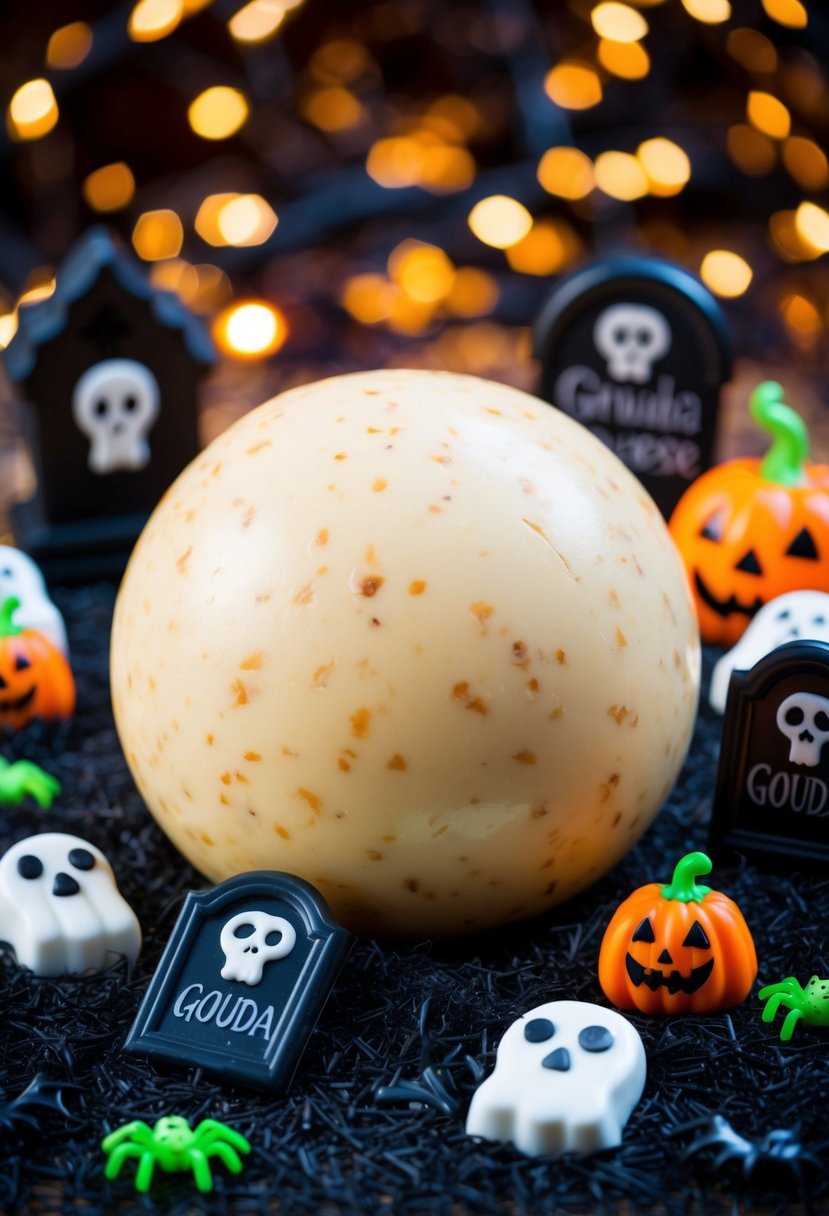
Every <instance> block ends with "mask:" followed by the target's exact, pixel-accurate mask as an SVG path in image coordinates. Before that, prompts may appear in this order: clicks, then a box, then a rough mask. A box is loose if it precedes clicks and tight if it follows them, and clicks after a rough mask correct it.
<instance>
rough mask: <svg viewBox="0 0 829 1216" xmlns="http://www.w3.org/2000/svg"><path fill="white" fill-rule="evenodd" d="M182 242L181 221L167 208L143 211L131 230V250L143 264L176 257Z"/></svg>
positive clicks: (182, 230)
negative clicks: (132, 249) (133, 250)
mask: <svg viewBox="0 0 829 1216" xmlns="http://www.w3.org/2000/svg"><path fill="white" fill-rule="evenodd" d="M183 240H184V229H183V228H182V225H181V220H180V219H179V218H178V216H177V215H176V213H175V211H170V210H169V209H167V208H163V209H161V210H159V211H145V212H144V213H143V215H139V217H138V219H137V220H136V223H135V227H134V228H133V230H132V244H133V248H134V249H135V252H136V253H137V254H138V256H139V257H140V258H143V259H144V261H145V262H157V261H160V260H161V259H162V258H175V257H178V254H179V251H180V250H181V244H182V241H183Z"/></svg>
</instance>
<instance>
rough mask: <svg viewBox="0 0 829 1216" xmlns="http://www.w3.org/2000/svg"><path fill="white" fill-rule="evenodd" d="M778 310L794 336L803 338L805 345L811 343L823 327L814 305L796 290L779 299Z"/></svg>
mask: <svg viewBox="0 0 829 1216" xmlns="http://www.w3.org/2000/svg"><path fill="white" fill-rule="evenodd" d="M780 311H781V313H782V314H783V320H784V321H785V322H786V325H787V326H788V327H789V329H790V330H792V331H793V332H794V334H795V337H798V338H802V339H805V342H804V345H806V346H810V345H811V344H812V342H811V340H812V339H813V338H814V337H815V335H816V334H818V333H820V331H821V329H822V328H823V322H822V321H821V318H820V313H819V312H818V310H817V308H816V307H815V305H814V304H813V303H812V301H811V300H810V299H809V298H808V297H807V296H802V295H799V294H798V293H797V292H794V293H793V294H792V295H790V296H786V298H785V299H784V300H782V301H781V304H780Z"/></svg>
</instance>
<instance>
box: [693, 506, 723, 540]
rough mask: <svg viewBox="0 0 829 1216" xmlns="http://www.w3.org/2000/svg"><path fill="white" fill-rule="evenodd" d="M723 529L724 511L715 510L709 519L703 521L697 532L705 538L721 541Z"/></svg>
mask: <svg viewBox="0 0 829 1216" xmlns="http://www.w3.org/2000/svg"><path fill="white" fill-rule="evenodd" d="M724 531H725V512H724V511H717V512H716V513H715V514H714V515H712V516H711V517H710V519H707V520H706V521H705V523H704V524H703V525H702V527H701V528H700V530H699V534H700V536H704V537H705V539H706V540H715V541H721V540H722V536H723V532H724Z"/></svg>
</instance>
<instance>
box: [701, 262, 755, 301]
mask: <svg viewBox="0 0 829 1216" xmlns="http://www.w3.org/2000/svg"><path fill="white" fill-rule="evenodd" d="M699 274H700V278H701V279H702V281H703V283H705V285H706V287H709V288H710V289H711V291H713V293H714V295H716V296H722V297H723V298H724V299H728V300H732V299H735V298H736V297H737V296H741V295H743V294H744V293H745V292H746V291H748V287H749V284H750V283H751V280H752V277H753V274H752V270H751V267H750V266H749V264H748V262H747V261H746V260H745V258H742V257H740V255H739V254H738V253H733V252H732V251H731V250H728V249H712V250H711V251H710V253H706V255H705V257H704V258H703V259H702V264H701V265H700V268H699Z"/></svg>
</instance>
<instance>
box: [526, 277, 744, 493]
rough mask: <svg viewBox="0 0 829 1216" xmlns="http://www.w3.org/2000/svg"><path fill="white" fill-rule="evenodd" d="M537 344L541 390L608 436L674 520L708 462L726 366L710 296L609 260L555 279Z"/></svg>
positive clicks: (720, 319)
mask: <svg viewBox="0 0 829 1216" xmlns="http://www.w3.org/2000/svg"><path fill="white" fill-rule="evenodd" d="M534 345H535V353H536V355H537V357H538V358H539V359H540V361H541V387H540V389H539V395H540V396H541V397H543V398H544V400H545V401H550V402H551V403H552V404H553V405H555V406H557V407H558V408H559V409H560V410H563V411H564V412H565V413H566V414H569V415H570V416H571V417H572V418H575V419H577V421H579V422H582V423H584V425H585V426H587V428H588V429H589V430H591V431H592V432H593V434H594V435H596V436H597V437H598V438H599V439H601V440H602V442H603V443H606V444H607V446H608V447H609V448H611V450H612V451H614V452H615V453H616V455H617V456H618V457H619V458H620V460H622V461H623V462H624V463H625V464H626V465H627V466H628V468H629V469H630V470H631V471H632V472H633V473H634V474H635V475H636V476H637V477H638V478H639V480H640V481H641V482H642V483H643V484H644V486H645V487H646V489H647V490H648V491H649V493H650V494H651V495H652V497H653V498H654V499H655V501H656V503H657V505H658V506H659V508H660V510H661V511H662V513H663V514H664V515H665V516H666V517H667V516H669V515H670V513H671V511H672V509H673V507H674V506H675V504H676V503H677V501H678V500H679V498H680V496H681V494H682V493H683V491H684V490H685V489H687V487H688V484H689V483H690V482H691V481H693V480H694V479H695V478H697V477H699V475H700V474H701V473H703V472H704V471H705V470H706V469H707V468H708V467H709V466H710V465H711V463H712V458H713V448H714V439H715V435H716V430H717V417H718V413H719V393H720V387H721V385H722V384H723V382H724V381H725V380H727V379H728V377H729V375H730V372H731V349H730V346H731V343H730V337H729V333H728V327H727V324H726V320H725V317H724V316H723V314H722V312H721V310H720V308H719V305H718V304H717V302H716V301H715V299H714V297H713V296H712V295H711V294H710V292H709V291H708V290H707V289H706V288H705V287H704V286H703V285H702V283H700V282H699V280H698V279H695V278H694V276H693V275H691V274H689V273H688V272H687V271H686V270H682V269H680V268H679V267H678V266H672V265H670V264H669V263H667V262H660V261H657V260H656V259H653V258H647V257H619V258H609V259H607V260H605V261H601V262H594V263H592V264H591V265H590V266H587V267H585V268H584V269H582V270H579V271H577V272H576V273H575V274H574V275H571V276H569V277H568V278H566V279H563V280H562V281H561V282H560V283H559V284H557V286H556V287H555V288H554V289H553V292H552V294H551V295H550V296H549V298H548V299H547V301H546V303H545V305H544V306H543V308H542V309H541V312H540V314H539V316H538V319H537V321H536V325H535V336H534Z"/></svg>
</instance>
